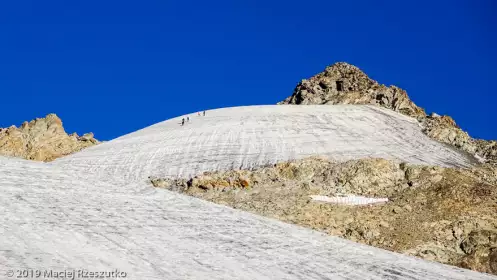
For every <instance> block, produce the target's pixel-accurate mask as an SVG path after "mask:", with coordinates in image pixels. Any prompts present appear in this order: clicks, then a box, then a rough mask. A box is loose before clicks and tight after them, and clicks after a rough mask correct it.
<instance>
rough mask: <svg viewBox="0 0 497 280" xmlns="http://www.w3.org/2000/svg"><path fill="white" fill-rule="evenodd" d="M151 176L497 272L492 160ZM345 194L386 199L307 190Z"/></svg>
mask: <svg viewBox="0 0 497 280" xmlns="http://www.w3.org/2000/svg"><path fill="white" fill-rule="evenodd" d="M244 181H247V182H249V184H248V186H246V185H245V184H244V183H243V182H244ZM151 183H152V184H153V185H154V186H155V187H162V188H166V189H169V190H173V191H177V192H180V193H184V194H187V195H190V196H194V197H197V198H202V199H205V200H208V201H212V202H215V203H218V204H223V205H227V206H231V207H233V208H236V209H241V210H245V211H249V212H253V213H256V214H260V215H263V216H267V217H271V218H275V219H279V220H281V221H284V222H289V223H294V224H298V225H301V226H305V227H309V228H312V229H315V230H319V231H322V232H325V233H328V234H330V235H335V236H340V237H343V238H347V239H349V240H353V241H356V242H360V243H364V244H368V245H372V246H375V247H379V248H383V249H386V250H390V251H395V252H399V253H404V254H408V255H413V256H418V257H421V258H424V259H428V260H432V261H437V262H441V263H445V264H451V265H457V266H460V267H465V268H469V269H472V270H477V271H481V272H487V273H493V274H496V275H497V215H495V213H496V210H497V208H496V207H497V204H496V202H497V168H496V167H494V166H491V165H488V164H484V165H479V166H476V167H473V168H471V169H457V168H442V167H431V166H419V165H412V164H407V163H401V164H399V163H397V162H393V161H390V160H385V159H374V158H371V159H361V160H351V161H347V162H334V161H330V160H328V159H326V158H318V157H312V158H307V159H301V160H295V161H291V162H282V163H278V164H275V165H274V166H268V167H261V168H257V169H254V170H230V171H219V172H208V173H204V174H201V175H198V176H195V177H192V178H182V179H151ZM340 194H351V195H360V196H366V197H373V198H388V199H389V201H388V202H386V203H382V204H375V205H368V206H350V205H338V204H327V203H319V202H315V201H312V200H311V199H310V197H309V196H310V195H325V196H330V197H333V196H338V195H340Z"/></svg>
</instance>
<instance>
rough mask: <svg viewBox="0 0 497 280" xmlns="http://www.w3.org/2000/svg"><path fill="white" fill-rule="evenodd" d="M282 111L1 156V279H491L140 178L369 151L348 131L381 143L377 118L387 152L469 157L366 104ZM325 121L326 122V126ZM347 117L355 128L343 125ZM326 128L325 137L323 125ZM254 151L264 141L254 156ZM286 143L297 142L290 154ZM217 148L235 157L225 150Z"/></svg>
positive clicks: (172, 124) (226, 115)
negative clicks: (100, 274) (71, 148)
mask: <svg viewBox="0 0 497 280" xmlns="http://www.w3.org/2000/svg"><path fill="white" fill-rule="evenodd" d="M283 107H284V106H281V108H282V109H279V108H280V106H278V107H276V108H275V109H276V112H274V113H273V112H272V110H273V108H274V107H273V108H272V107H271V106H264V107H244V108H233V109H222V110H217V111H209V112H207V114H208V116H206V117H205V118H200V117H195V118H193V120H192V123H191V124H189V125H188V126H185V127H179V126H178V124H177V122H178V119H174V120H171V121H166V122H163V123H160V124H157V125H154V126H152V127H149V128H146V129H143V130H140V131H138V132H136V133H132V134H129V135H126V136H124V137H121V138H119V139H116V140H113V141H110V142H107V143H105V144H102V145H100V146H98V147H94V148H90V149H88V150H86V151H83V152H81V153H78V154H75V155H72V156H71V157H69V158H67V159H61V160H58V161H56V162H54V163H52V164H44V163H37V162H30V161H26V160H19V159H11V158H3V157H0V279H12V278H7V274H6V273H7V272H8V270H14V272H15V271H16V270H17V269H38V270H41V271H50V270H52V271H63V270H64V269H71V270H72V269H75V270H78V269H88V270H91V271H114V270H116V269H117V270H119V271H124V272H127V278H126V279H423V280H424V279H496V277H493V276H490V275H486V274H480V273H477V272H473V271H469V270H464V269H460V268H456V267H451V266H446V265H442V264H439V263H432V262H427V261H424V260H421V259H416V258H412V257H408V256H403V255H400V254H396V253H392V252H388V251H384V250H381V249H377V248H374V247H369V246H365V245H361V244H357V243H354V242H350V241H347V240H344V239H340V238H335V237H330V236H326V235H324V234H320V233H317V232H315V231H311V230H309V229H305V228H301V227H297V226H295V225H290V224H284V223H281V222H278V221H275V220H270V219H267V218H263V217H259V216H256V215H252V214H249V213H245V212H242V211H238V210H235V209H231V208H227V207H223V206H220V205H215V204H212V203H209V202H206V201H202V200H198V199H195V198H192V197H188V196H183V195H181V194H177V193H174V192H169V191H166V190H162V189H155V188H152V187H151V186H150V185H149V184H147V182H146V180H144V178H145V176H148V175H149V174H150V173H154V172H158V173H161V172H162V173H163V174H170V175H175V174H174V173H173V172H181V174H190V173H195V172H197V171H200V170H202V169H204V168H210V169H212V168H229V167H230V166H238V165H242V166H244V165H243V164H246V165H247V166H251V165H253V164H255V163H267V162H272V161H274V160H282V159H286V158H291V157H297V156H304V155H306V154H307V153H313V152H320V151H322V150H325V149H330V150H328V153H329V154H332V153H331V152H333V151H337V154H339V156H338V158H342V157H345V154H346V153H341V152H340V149H348V151H350V152H352V153H353V156H360V155H370V154H371V150H372V149H371V148H368V147H367V146H368V145H366V143H367V141H366V140H363V141H362V142H361V141H359V140H357V139H354V138H357V137H359V136H360V135H363V136H365V137H366V136H367V137H369V138H367V139H369V140H370V141H371V143H372V144H371V145H376V146H377V147H378V148H381V146H382V145H380V142H381V141H387V140H388V139H387V138H388V137H387V136H386V135H384V136H382V135H383V134H385V133H387V130H388V128H387V127H386V125H383V124H382V123H381V121H382V120H385V121H388V122H390V123H393V124H395V125H399V126H400V125H406V131H405V133H397V134H395V135H394V136H392V137H393V138H395V137H399V139H397V140H388V141H389V142H383V144H385V145H383V147H390V148H389V149H387V148H383V150H382V153H384V154H386V155H390V156H392V157H393V156H398V157H399V158H403V157H405V158H409V159H411V160H413V161H416V162H418V161H419V162H421V163H423V162H426V163H431V162H435V163H439V164H449V165H467V164H469V161H468V159H466V158H465V157H464V156H463V155H460V154H458V153H455V152H454V151H451V150H444V149H445V148H444V147H443V146H438V145H437V143H434V142H430V141H427V140H426V138H419V139H418V138H417V137H418V136H419V135H418V134H417V132H416V131H419V128H417V127H416V126H415V124H414V123H412V122H411V121H410V120H409V119H406V118H402V117H399V116H396V115H392V114H389V113H385V112H382V111H377V110H376V109H374V108H370V107H357V108H354V107H348V106H344V107H342V106H341V107H339V108H336V109H331V111H333V112H332V113H329V112H328V113H326V110H325V111H323V110H321V109H317V108H313V107H307V108H309V109H308V110H306V109H298V108H296V107H293V108H292V107H290V106H289V107H288V108H283ZM285 107H286V106H285ZM323 107H325V106H323ZM326 107H327V108H332V107H333V106H326ZM236 112H238V113H236ZM243 112H245V113H243ZM235 113H236V114H235ZM361 114H364V116H363V117H361V116H360V115H361ZM330 117H331V118H332V120H331V122H330V123H334V124H329V123H328V121H326V119H327V118H330ZM291 119H295V120H296V121H297V122H296V123H294V122H292V121H291ZM312 120H314V121H312ZM353 120H358V121H361V120H362V125H358V126H357V127H354V128H353V129H352V128H350V129H347V127H349V126H350V125H352V122H353ZM302 121H305V122H307V126H309V127H307V128H305V127H304V125H303V124H302V123H301V122H302ZM240 122H243V123H244V124H245V129H243V126H240ZM371 123H373V124H374V129H373V128H371V127H370V126H369V125H368V124H371ZM256 124H258V125H259V126H261V127H256ZM233 125H234V126H237V127H239V128H237V129H235V128H234V127H231V128H230V126H233ZM285 125H286V126H288V127H285ZM410 125H411V126H410ZM204 126H206V127H205V128H204ZM333 127H334V129H335V131H334V132H333V133H330V132H328V131H327V129H330V128H332V130H333ZM263 128H267V129H268V130H269V131H268V132H264V130H263ZM342 128H343V129H344V130H343V131H342V130H341V129H342ZM229 131H232V133H233V134H232V135H233V136H232V137H235V136H236V137H240V139H241V140H240V141H238V142H235V143H229V142H228V140H227V139H231V138H227V136H226V134H225V135H224V136H225V137H222V136H221V135H220V134H222V133H228V132H229ZM292 131H293V132H292ZM282 132H291V133H289V136H288V137H287V136H286V135H284V134H281V133H282ZM346 133H355V134H359V136H357V135H356V136H355V137H350V136H349V137H347V136H346V135H345V134H346ZM320 134H324V136H321V135H320ZM368 135H369V136H368ZM409 135H411V136H409ZM412 135H414V136H412ZM175 137H178V138H177V139H176V138H175ZM271 137H274V139H273V140H274V141H278V142H277V143H278V145H274V144H271V143H270V142H271ZM419 137H421V136H419ZM344 139H349V141H348V142H349V144H350V146H349V145H346V143H345V142H347V141H346V140H344ZM400 139H406V140H408V141H410V142H409V143H410V144H411V145H413V147H412V148H409V145H407V144H405V145H404V144H403V143H402V141H401V140H400ZM255 140H258V141H260V142H263V143H264V144H258V143H257V142H255ZM327 140H328V141H334V145H328V144H326V141H327ZM195 141H197V142H198V143H195ZM251 141H252V142H251ZM185 143H186V144H185ZM180 144H181V145H180ZM310 145H318V147H316V148H314V149H311V148H310ZM262 146H264V147H267V148H266V149H264V150H262V151H263V152H261V153H258V152H257V150H256V148H257V147H262ZM292 146H293V147H299V148H300V149H299V150H298V151H296V152H293V153H292V152H291V151H290V148H291V147H292ZM420 147H423V148H420ZM216 148H221V151H222V152H224V153H233V154H228V155H226V156H223V155H222V152H217V151H216V150H215V149H216ZM237 148H238V149H240V148H242V150H241V151H237V150H236V149H237ZM397 148H402V150H400V151H398V152H395V149H397ZM148 149H153V150H152V151H148ZM175 149H176V150H175ZM423 149H427V150H428V151H431V152H432V153H429V152H426V151H425V152H423V153H421V152H422V150H423ZM430 149H431V150H430ZM177 150H181V151H177ZM172 151H176V152H174V153H173V152H172ZM402 151H404V153H405V154H403V153H402ZM279 152H281V153H283V154H282V155H278V153H279ZM435 152H437V153H435ZM368 153H369V154H368ZM417 153H418V154H417ZM445 153H446V154H445ZM413 155H420V156H417V157H415V156H413ZM171 156H172V157H173V159H168V157H171ZM194 156H197V157H198V158H193V157H194ZM209 156H214V157H215V158H216V160H214V161H213V160H210V159H209ZM273 157H276V158H273ZM230 158H232V159H234V160H232V161H230V160H229V159H230ZM174 159H175V160H176V161H180V164H175V161H174ZM252 160H256V162H255V163H254V162H251V161H252ZM199 162H200V163H199ZM169 164H171V165H172V166H169ZM72 165H75V166H76V167H75V168H73V167H71V166H72ZM130 179H133V180H130ZM40 279H43V278H40Z"/></svg>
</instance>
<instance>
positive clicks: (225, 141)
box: [54, 105, 474, 181]
mask: <svg viewBox="0 0 497 280" xmlns="http://www.w3.org/2000/svg"><path fill="white" fill-rule="evenodd" d="M183 117H184V118H186V116H181V117H178V118H174V119H171V120H167V121H164V122H161V123H158V124H155V125H152V126H150V127H147V128H145V129H142V130H139V131H137V132H134V133H131V134H128V135H125V136H122V137H120V138H117V139H115V140H113V141H110V142H107V143H104V144H101V145H98V146H94V147H91V148H89V149H86V150H83V151H82V152H80V153H76V154H74V155H70V156H67V157H64V158H61V159H58V160H56V161H55V162H54V164H56V165H57V166H61V167H63V166H67V167H68V168H71V169H73V168H79V169H81V170H84V171H85V172H91V173H94V174H100V175H103V176H112V177H116V178H122V179H126V180H127V181H130V180H132V181H134V180H141V179H144V178H147V177H148V176H151V175H152V176H164V177H165V176H171V177H176V176H190V175H196V174H198V173H201V172H203V171H210V170H228V169H234V168H235V169H238V168H240V169H242V168H252V167H254V166H261V165H266V164H273V163H275V162H278V161H287V160H290V159H297V158H302V157H307V156H310V155H327V156H329V157H332V158H335V159H337V160H348V159H358V158H364V157H382V158H387V159H396V160H402V161H407V162H411V163H417V164H433V165H440V166H468V165H470V164H471V160H474V159H470V158H469V157H468V156H467V155H464V154H462V153H461V152H459V151H456V150H454V149H452V148H451V147H449V146H446V145H444V144H441V143H438V142H436V141H434V140H431V139H430V138H428V137H427V136H426V135H424V134H423V133H422V132H421V127H420V126H419V125H418V122H417V121H416V120H414V119H412V118H409V117H406V116H404V115H401V114H398V113H395V112H393V111H390V110H387V109H382V108H379V107H376V106H360V105H335V106H320V105H307V106H304V105H293V106H292V105H285V106H281V105H268V106H246V107H233V108H224V109H217V110H212V111H208V112H207V115H206V116H205V117H203V116H197V115H196V114H191V115H190V123H187V124H186V125H185V126H181V125H180V123H181V118H183Z"/></svg>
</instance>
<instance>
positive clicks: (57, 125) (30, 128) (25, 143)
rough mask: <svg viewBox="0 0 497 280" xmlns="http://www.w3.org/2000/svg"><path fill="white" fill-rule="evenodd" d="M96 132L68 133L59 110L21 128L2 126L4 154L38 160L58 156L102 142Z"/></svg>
mask: <svg viewBox="0 0 497 280" xmlns="http://www.w3.org/2000/svg"><path fill="white" fill-rule="evenodd" d="M98 143H99V141H98V140H97V139H95V138H94V137H93V133H87V134H85V135H83V136H81V137H79V136H78V135H77V134H76V133H73V134H71V135H68V134H67V133H66V132H65V130H64V127H63V126H62V121H61V119H60V118H59V117H57V115H55V114H48V115H47V116H46V117H45V118H37V119H35V120H32V121H30V122H29V123H28V122H24V123H22V125H21V126H20V127H19V128H17V127H15V126H11V127H9V128H0V155H3V156H12V157H20V158H24V159H30V160H37V161H52V160H54V159H56V158H59V157H62V156H65V155H68V154H71V153H74V152H77V151H80V150H81V149H84V148H87V147H90V146H93V145H96V144H98Z"/></svg>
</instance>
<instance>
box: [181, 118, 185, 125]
mask: <svg viewBox="0 0 497 280" xmlns="http://www.w3.org/2000/svg"><path fill="white" fill-rule="evenodd" d="M183 125H185V118H183V119H182V120H181V126H183Z"/></svg>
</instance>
